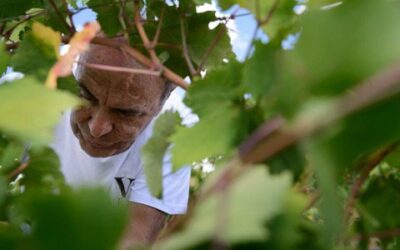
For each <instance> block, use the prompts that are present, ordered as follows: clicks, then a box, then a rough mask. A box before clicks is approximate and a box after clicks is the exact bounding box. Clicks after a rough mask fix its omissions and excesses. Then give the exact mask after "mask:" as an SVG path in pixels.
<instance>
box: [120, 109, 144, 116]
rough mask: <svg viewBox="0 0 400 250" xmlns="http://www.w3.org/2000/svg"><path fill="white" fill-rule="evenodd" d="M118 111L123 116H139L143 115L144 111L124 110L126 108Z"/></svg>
mask: <svg viewBox="0 0 400 250" xmlns="http://www.w3.org/2000/svg"><path fill="white" fill-rule="evenodd" d="M117 111H118V113H120V114H121V115H123V116H126V117H138V116H142V115H143V113H142V112H140V111H137V110H124V109H118V110H117Z"/></svg>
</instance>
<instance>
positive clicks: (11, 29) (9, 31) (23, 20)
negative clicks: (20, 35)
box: [1, 11, 46, 40]
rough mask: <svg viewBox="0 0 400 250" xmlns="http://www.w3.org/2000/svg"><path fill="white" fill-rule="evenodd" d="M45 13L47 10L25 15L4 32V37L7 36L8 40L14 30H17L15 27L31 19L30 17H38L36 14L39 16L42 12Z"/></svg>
mask: <svg viewBox="0 0 400 250" xmlns="http://www.w3.org/2000/svg"><path fill="white" fill-rule="evenodd" d="M44 13H46V11H38V12H37V13H34V14H31V15H25V16H24V17H23V19H22V20H21V21H19V22H17V23H16V24H14V25H13V26H12V27H11V28H9V29H8V30H7V31H5V32H4V37H5V38H6V39H7V40H9V38H10V36H11V34H12V32H13V31H14V30H15V28H17V27H18V26H19V25H20V24H23V23H25V22H27V21H29V20H30V19H32V18H34V17H36V16H39V15H42V14H44ZM1 33H3V32H1Z"/></svg>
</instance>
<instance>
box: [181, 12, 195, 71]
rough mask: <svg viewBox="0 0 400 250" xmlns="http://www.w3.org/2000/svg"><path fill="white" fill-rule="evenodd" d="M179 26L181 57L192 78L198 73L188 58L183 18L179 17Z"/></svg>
mask: <svg viewBox="0 0 400 250" xmlns="http://www.w3.org/2000/svg"><path fill="white" fill-rule="evenodd" d="M179 25H180V30H181V38H182V49H183V57H184V58H185V61H186V64H187V66H188V68H189V71H190V74H191V75H192V76H196V75H198V74H199V73H198V71H197V70H196V69H195V68H194V66H193V63H192V59H191V58H190V54H189V49H188V46H187V43H186V33H185V26H184V23H183V16H182V15H181V14H180V15H179Z"/></svg>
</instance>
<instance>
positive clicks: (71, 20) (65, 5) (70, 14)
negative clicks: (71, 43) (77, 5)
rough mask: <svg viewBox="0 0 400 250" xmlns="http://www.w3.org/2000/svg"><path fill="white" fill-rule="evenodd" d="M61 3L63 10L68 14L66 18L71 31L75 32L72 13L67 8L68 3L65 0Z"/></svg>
mask: <svg viewBox="0 0 400 250" xmlns="http://www.w3.org/2000/svg"><path fill="white" fill-rule="evenodd" d="M62 3H63V5H64V8H65V11H66V12H67V16H68V20H69V22H70V24H71V29H70V30H71V33H72V34H73V33H75V32H76V28H75V24H74V20H73V19H72V16H73V13H72V12H71V11H70V10H69V9H68V3H67V1H66V0H62Z"/></svg>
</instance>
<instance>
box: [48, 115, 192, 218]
mask: <svg viewBox="0 0 400 250" xmlns="http://www.w3.org/2000/svg"><path fill="white" fill-rule="evenodd" d="M70 115H71V112H66V113H65V114H64V115H63V117H62V120H61V122H60V123H59V124H58V126H57V127H56V130H55V140H54V142H53V143H52V145H51V146H52V148H53V149H54V150H55V152H56V153H57V154H58V156H59V158H60V161H61V171H62V172H63V174H64V177H65V179H66V182H67V183H68V184H70V185H71V186H74V187H77V186H88V185H89V186H90V185H92V186H93V185H101V186H104V187H106V188H107V189H109V191H110V192H111V193H112V194H113V196H115V197H120V198H124V197H125V198H126V199H128V200H129V201H132V202H136V203H141V204H145V205H148V206H151V207H154V208H156V209H159V210H161V211H163V212H165V213H167V214H182V213H185V212H186V209H187V203H188V197H189V182H190V168H189V167H185V168H182V169H180V170H178V171H176V172H173V173H172V171H171V162H170V155H169V154H166V156H165V157H164V160H163V196H162V197H163V198H162V199H157V198H155V197H154V196H152V195H151V194H150V192H149V191H148V188H147V186H146V178H145V175H144V172H143V167H142V163H141V157H140V150H141V148H142V146H143V145H144V144H145V143H146V141H147V140H148V139H149V138H150V137H151V134H152V127H153V126H152V125H153V122H151V123H150V124H149V126H147V128H145V129H144V130H143V132H142V133H141V134H140V135H139V136H138V137H137V138H136V141H135V143H134V144H133V145H132V146H131V147H130V148H129V149H128V150H126V151H124V152H122V153H120V154H117V155H114V156H110V157H100V158H94V157H91V156H89V155H88V154H87V153H86V152H85V151H83V150H82V149H81V146H80V144H79V141H78V139H77V138H76V137H75V135H74V134H73V132H72V129H71V125H70Z"/></svg>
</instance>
